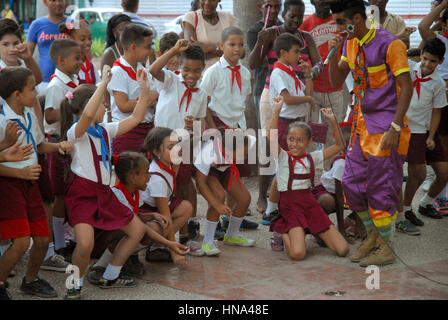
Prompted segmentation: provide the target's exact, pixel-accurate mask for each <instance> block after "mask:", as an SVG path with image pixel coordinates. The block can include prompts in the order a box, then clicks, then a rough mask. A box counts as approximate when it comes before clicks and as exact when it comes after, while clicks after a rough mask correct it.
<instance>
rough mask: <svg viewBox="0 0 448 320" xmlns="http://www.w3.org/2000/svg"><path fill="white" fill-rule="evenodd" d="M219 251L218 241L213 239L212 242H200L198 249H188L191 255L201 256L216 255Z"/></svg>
mask: <svg viewBox="0 0 448 320" xmlns="http://www.w3.org/2000/svg"><path fill="white" fill-rule="evenodd" d="M220 253H221V251H220V250H219V249H218V242H217V241H216V240H214V241H213V242H212V243H209V242H205V243H203V244H202V246H201V248H200V249H197V250H195V251H190V254H191V255H192V256H196V257H201V256H204V255H206V256H217V255H219V254H220Z"/></svg>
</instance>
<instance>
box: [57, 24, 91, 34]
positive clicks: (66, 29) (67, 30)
mask: <svg viewBox="0 0 448 320" xmlns="http://www.w3.org/2000/svg"><path fill="white" fill-rule="evenodd" d="M81 28H89V29H90V24H89V23H88V22H87V21H86V20H79V28H75V26H71V25H70V24H69V23H68V22H65V23H64V22H63V23H60V24H59V25H58V31H59V32H60V33H63V34H66V35H67V36H69V37H71V36H72V35H73V33H75V32H76V31H77V30H79V29H81Z"/></svg>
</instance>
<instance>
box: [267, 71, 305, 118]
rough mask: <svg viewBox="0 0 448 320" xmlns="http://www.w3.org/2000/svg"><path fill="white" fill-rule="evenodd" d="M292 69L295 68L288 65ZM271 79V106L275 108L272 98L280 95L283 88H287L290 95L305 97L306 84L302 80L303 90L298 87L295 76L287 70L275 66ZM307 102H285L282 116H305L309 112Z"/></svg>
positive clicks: (281, 112)
mask: <svg viewBox="0 0 448 320" xmlns="http://www.w3.org/2000/svg"><path fill="white" fill-rule="evenodd" d="M287 67H288V68H290V69H291V70H293V69H292V68H291V67H290V66H287ZM270 79H271V80H270V81H269V83H270V84H269V102H270V104H271V108H272V109H274V104H273V102H272V98H275V97H278V96H279V95H280V94H281V93H282V91H283V90H287V91H288V93H289V95H291V96H294V97H304V96H305V93H304V92H303V90H305V85H304V84H303V82H302V81H300V85H301V86H302V90H301V89H300V87H297V91H296V85H295V81H294V78H293V77H291V76H290V75H289V74H287V73H286V72H285V71H283V70H281V69H279V68H275V69H274V70H273V71H272V73H271V78H270ZM307 105H308V104H307V103H301V104H286V103H283V107H282V110H281V111H280V117H282V118H288V119H295V118H299V117H304V116H306V114H307Z"/></svg>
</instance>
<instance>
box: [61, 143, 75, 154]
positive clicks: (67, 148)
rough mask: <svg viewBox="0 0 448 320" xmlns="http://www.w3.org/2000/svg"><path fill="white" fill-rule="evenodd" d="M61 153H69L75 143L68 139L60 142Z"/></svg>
mask: <svg viewBox="0 0 448 320" xmlns="http://www.w3.org/2000/svg"><path fill="white" fill-rule="evenodd" d="M58 149H59V153H60V154H62V155H68V154H70V153H72V151H73V144H72V143H71V142H68V141H62V142H59V148H58Z"/></svg>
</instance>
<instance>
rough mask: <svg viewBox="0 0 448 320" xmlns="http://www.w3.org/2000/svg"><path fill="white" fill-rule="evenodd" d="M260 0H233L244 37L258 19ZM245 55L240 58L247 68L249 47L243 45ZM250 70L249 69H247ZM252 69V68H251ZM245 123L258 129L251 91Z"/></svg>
mask: <svg viewBox="0 0 448 320" xmlns="http://www.w3.org/2000/svg"><path fill="white" fill-rule="evenodd" d="M259 3H260V0H233V14H234V16H235V17H236V18H237V19H238V26H239V27H240V29H241V30H242V31H243V33H244V37H245V38H246V34H247V31H248V30H249V28H250V27H252V26H253V25H254V24H256V23H257V21H258V20H260V18H261V17H260V11H259V10H258V7H257V5H258V4H259ZM245 49H246V55H245V58H244V59H243V60H242V63H243V65H245V66H246V67H247V68H248V69H249V67H248V63H247V58H248V57H249V53H250V51H249V48H248V47H247V45H245ZM249 70H250V69H249ZM251 71H252V70H251ZM251 73H252V80H251V83H252V90H253V72H251ZM246 106H247V107H246V123H247V127H248V128H253V129H258V123H257V114H256V112H255V104H254V99H253V95H252V93H251V94H250V96H249V97H248V98H247V101H246Z"/></svg>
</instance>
